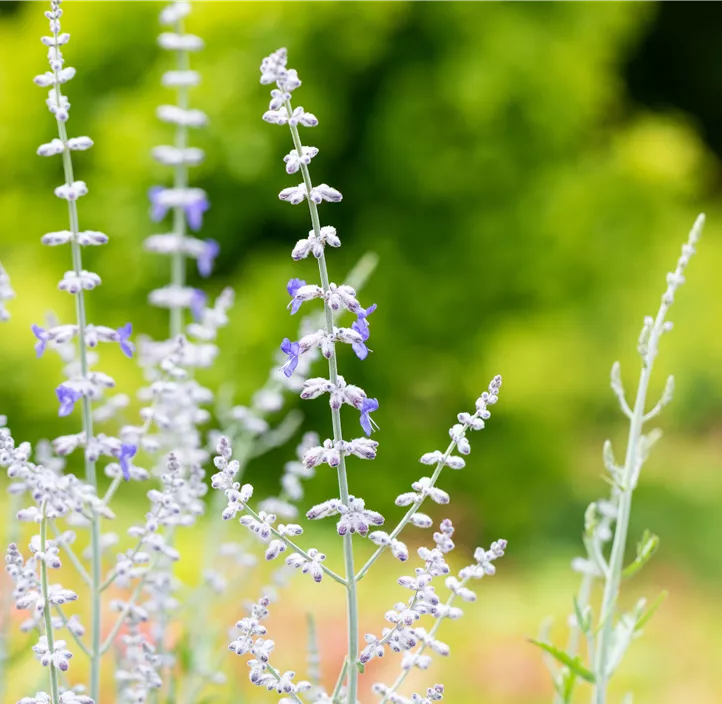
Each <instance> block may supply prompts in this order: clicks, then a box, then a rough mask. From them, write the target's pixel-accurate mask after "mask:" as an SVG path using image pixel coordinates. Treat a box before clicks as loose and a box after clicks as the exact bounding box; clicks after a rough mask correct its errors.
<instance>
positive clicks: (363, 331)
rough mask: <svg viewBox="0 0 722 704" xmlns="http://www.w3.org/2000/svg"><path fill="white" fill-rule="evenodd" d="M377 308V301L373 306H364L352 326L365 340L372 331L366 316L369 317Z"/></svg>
mask: <svg viewBox="0 0 722 704" xmlns="http://www.w3.org/2000/svg"><path fill="white" fill-rule="evenodd" d="M375 310H376V304H375V303H374V304H373V305H372V306H369V307H368V308H367V309H366V310H364V309H363V308H362V309H361V312H360V313H357V314H356V315H357V316H358V317H357V318H356V321H355V322H354V324H353V325H352V326H351V327H352V328H353V329H354V330H355V331H356V332H357V333H359V334H360V335H361V337H363V339H364V342H366V340H368V339H369V334H370V333H371V330H370V329H369V324H368V321H367V320H366V318H368V317H369V315H371V313H373V312H374V311H375Z"/></svg>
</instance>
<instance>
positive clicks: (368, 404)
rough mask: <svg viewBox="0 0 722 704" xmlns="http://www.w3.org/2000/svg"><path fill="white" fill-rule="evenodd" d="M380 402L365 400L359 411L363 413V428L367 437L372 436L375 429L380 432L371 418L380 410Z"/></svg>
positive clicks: (370, 399)
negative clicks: (372, 414)
mask: <svg viewBox="0 0 722 704" xmlns="http://www.w3.org/2000/svg"><path fill="white" fill-rule="evenodd" d="M378 407H379V402H378V401H377V400H376V399H375V398H366V399H364V400H363V402H362V404H361V407H360V408H359V411H361V427H362V428H363V430H364V432H365V433H366V435H371V433H372V432H373V431H374V429H376V430H378V427H379V426H378V425H376V423H375V422H374V420H373V419H372V418H371V413H373V412H374V411H376V410H378Z"/></svg>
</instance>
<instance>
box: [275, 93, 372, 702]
mask: <svg viewBox="0 0 722 704" xmlns="http://www.w3.org/2000/svg"><path fill="white" fill-rule="evenodd" d="M286 110H287V111H288V114H289V115H291V114H293V110H292V108H291V102H290V101H286ZM289 126H290V128H291V136H292V138H293V146H294V147H295V149H296V151H297V152H298V154H303V145H302V143H301V137H300V135H299V133H298V127H296V126H294V125H289ZM301 173H302V174H303V182H304V183H305V185H306V192H307V194H308V197H307V198H306V200H307V201H308V209H309V211H310V213H311V223H312V225H313V231H314V234H315V235H316V238H317V241H319V242H320V241H322V238H321V221H320V219H319V217H318V208H317V207H316V204H315V203H314V202H313V201H312V200H311V190H312V188H313V185H312V183H311V175H310V174H309V171H308V166H307V165H306V164H301ZM318 271H319V274H320V276H321V288H322V289H323V292H324V294H326V293H328V291H329V280H328V269H327V268H326V256H325V254H324V253H323V252H322V253H321V256H320V257H319V258H318ZM323 306H324V312H325V315H326V333H327V334H328V335H333V311H332V310H331V307H330V306H329V305H328V302H327V301H326V299H325V298H324V303H323ZM328 374H329V381H330V382H331V383H332V384H334V385H336V384H337V383H338V366H337V361H336V352H335V350H334V353H333V354H332V355H331V357H330V358H329V360H328ZM331 423H332V425H333V439H334V441H335V442H336V443H341V442H342V441H343V432H342V429H341V411H340V410H339V409H333V408H332V409H331ZM336 473H337V477H338V489H339V498H340V499H341V501H342V503H343V504H344V505H345V506H348V505H349V504H350V501H349V491H348V478H347V476H346V460H345V457H344V456H343V454H342V455H341V461H340V462H339V465H338V467H337V469H336ZM343 555H344V563H345V565H346V589H347V597H348V598H347V616H348V653H347V655H348V662H349V663H351V665H350V667H349V668H348V673H347V674H348V677H347V701H348V703H349V704H356V699H357V692H358V672H359V671H358V667H356V661H357V660H358V637H359V636H358V598H357V595H356V577H355V576H354V562H353V536H352V535H351V533H346V535H344V536H343ZM337 581H338V580H337Z"/></svg>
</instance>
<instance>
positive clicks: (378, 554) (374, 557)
mask: <svg viewBox="0 0 722 704" xmlns="http://www.w3.org/2000/svg"><path fill="white" fill-rule="evenodd" d="M477 417H478V413H475V414H474V416H473V418H477ZM463 425H464V432H466V431H467V430H468V428H469V424H468V423H464V424H463ZM456 444H457V441H456V440H452V441H451V442H450V443H449V446H448V447H447V448H446V452H445V453H444V456H443V457H442V458H441V459H440V460H439V462H438V463H437V465H436V469H434V473H433V474H432V475H431V483H430V484H429V489H433V488H434V487H435V486H436V482H437V480H438V478H439V475H440V474H441V472H442V470H443V469H444V467H445V466H446V460H448V459H449V457H451V453H452V452H453V451H454V450H455V449H456ZM425 499H426V497H425V496H424V497H422V498H421V499H419V500H418V501H415V502H414V503H413V504H411V507H410V508H409V510H408V511H407V512H406V514H405V515H404V517H403V518H402V519H401V520H400V521H399V524H398V525H397V526H396V528H394V529H393V531H392V532H391V535H390V536H389V537H390V540H389V543H388V544H390V543H391V540H395V539H396V538H397V537H398V536H399V534H400V533H401V531H402V530H403V529H404V528H405V527H406V524H407V523H408V522H409V521H410V520H411V518H412V517H413V515H414V514H415V513H416V512H417V511H418V510H419V509H420V508H421V505H422V504H423V503H424V500H425ZM387 547H388V545H380V546H379V547H378V548H376V551H375V552H374V554H373V555H371V557H370V558H369V559H368V561H367V562H366V564H365V565H364V566H363V567H362V568H361V569H360V570H359V572H358V574H357V575H356V581H357V582H359V581H361V580H362V579H363V578H364V576H365V574H366V573H367V572H368V571H369V570H370V569H371V567H372V566H373V564H374V562H376V560H378V559H379V557H381V554H382V553H383V552H384V550H386V548H387Z"/></svg>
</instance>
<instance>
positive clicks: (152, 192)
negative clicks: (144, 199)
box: [148, 186, 168, 222]
mask: <svg viewBox="0 0 722 704" xmlns="http://www.w3.org/2000/svg"><path fill="white" fill-rule="evenodd" d="M163 191H165V188H163V186H153V188H151V189H149V190H148V198H150V219H151V220H153V221H154V222H159V221H160V220H162V219H163V218H164V217H165V215H166V213H167V212H168V206H167V205H166V204H165V203H163V202H162V201H161V199H160V198H159V196H160V194H161V193H163Z"/></svg>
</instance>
